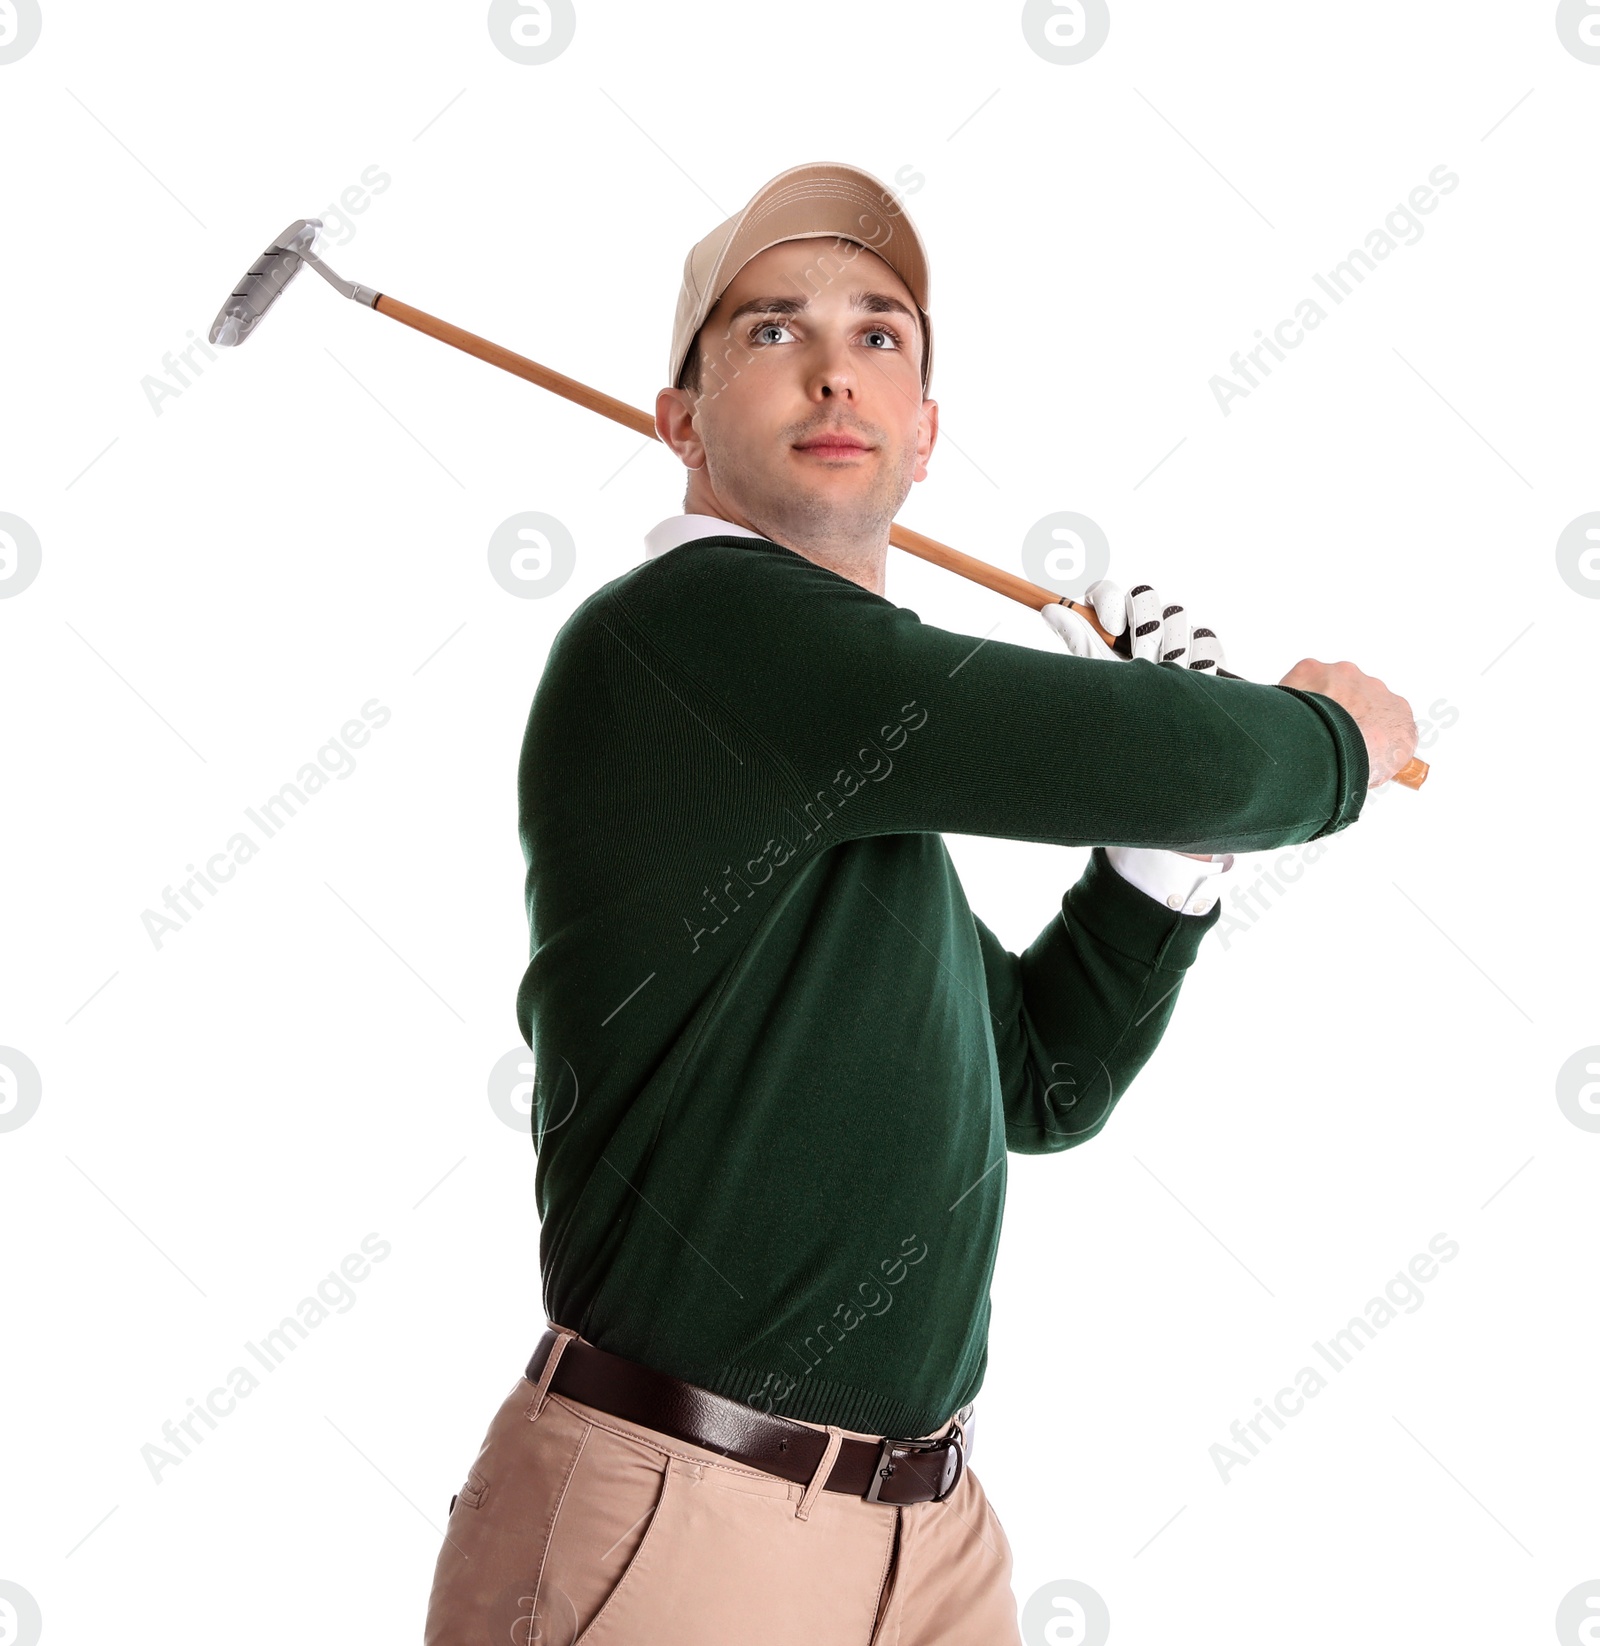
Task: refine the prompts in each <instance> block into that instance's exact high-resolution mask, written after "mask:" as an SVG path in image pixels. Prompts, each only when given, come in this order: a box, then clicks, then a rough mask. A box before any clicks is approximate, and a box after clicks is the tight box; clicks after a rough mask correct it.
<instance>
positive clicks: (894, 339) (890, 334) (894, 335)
mask: <svg viewBox="0 0 1600 1646" xmlns="http://www.w3.org/2000/svg"><path fill="white" fill-rule="evenodd" d="M867 336H868V337H869V338H871V337H886V338H888V340H889V347H890V348H895V349H897V348H899V347H900V334H899V333H898V332H896V331H893V330H892V329H891V328H890V327H888V326H874V327H873V329H872V330H871V331H869V332H868V333H867ZM872 346H873V347H874V348H877V347H879V345H878V344H876V343H874V344H873V345H872Z"/></svg>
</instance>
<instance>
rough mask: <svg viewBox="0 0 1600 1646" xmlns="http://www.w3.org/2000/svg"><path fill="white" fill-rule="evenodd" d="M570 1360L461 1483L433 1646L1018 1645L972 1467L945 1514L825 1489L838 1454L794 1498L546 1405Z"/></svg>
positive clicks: (628, 1426)
mask: <svg viewBox="0 0 1600 1646" xmlns="http://www.w3.org/2000/svg"><path fill="white" fill-rule="evenodd" d="M553 1324H554V1323H553V1322H552V1325H553ZM555 1329H556V1330H558V1331H567V1328H563V1327H556V1328H555ZM569 1335H571V1336H575V1335H576V1334H575V1333H569ZM562 1347H564V1342H563V1340H558V1341H557V1344H556V1349H555V1350H553V1351H552V1352H551V1356H550V1359H549V1361H547V1363H546V1366H545V1368H544V1370H543V1374H542V1375H541V1378H540V1382H539V1384H537V1385H536V1384H534V1383H532V1382H530V1381H529V1380H528V1379H527V1378H526V1377H520V1378H518V1379H517V1381H516V1383H515V1384H514V1385H513V1386H512V1388H511V1391H510V1393H509V1394H507V1396H506V1398H505V1400H504V1401H503V1402H502V1404H501V1406H500V1409H499V1411H498V1412H496V1413H495V1415H494V1419H493V1421H492V1422H491V1423H490V1425H489V1430H488V1433H487V1434H486V1435H485V1436H484V1441H483V1445H482V1447H481V1448H480V1449H479V1452H478V1456H477V1460H476V1462H474V1463H473V1465H472V1466H471V1468H470V1469H469V1470H468V1471H467V1479H466V1484H465V1485H464V1486H463V1487H462V1489H461V1491H460V1493H459V1494H458V1495H457V1498H456V1501H455V1504H454V1507H453V1508H452V1509H451V1512H450V1522H449V1525H448V1526H447V1527H446V1529H445V1540H444V1543H443V1545H442V1547H441V1548H440V1550H439V1558H438V1562H437V1565H436V1567H435V1570H434V1579H433V1591H432V1594H431V1595H430V1597H429V1602H428V1618H427V1628H426V1634H425V1637H424V1638H425V1646H576V1643H577V1642H580V1641H581V1642H583V1643H584V1646H752V1643H759V1646H834V1643H837V1646H935V1643H941V1646H955V1643H958V1642H959V1643H960V1646H980V1643H981V1646H1021V1636H1020V1634H1019V1633H1018V1629H1017V1608H1016V1601H1015V1598H1014V1597H1013V1595H1012V1593H1011V1546H1010V1544H1009V1543H1008V1542H1007V1541H1006V1535H1005V1533H1004V1531H1002V1530H1001V1526H1000V1522H999V1520H998V1519H997V1518H996V1516H995V1513H994V1511H993V1509H991V1508H990V1507H989V1502H988V1499H987V1498H986V1497H985V1496H984V1492H983V1487H982V1486H981V1485H980V1484H979V1482H978V1478H977V1476H976V1475H975V1474H973V1472H972V1471H971V1469H967V1470H965V1471H964V1472H963V1474H962V1477H961V1480H960V1482H959V1483H958V1484H957V1486H956V1489H955V1491H954V1492H953V1493H952V1494H951V1496H950V1497H949V1498H948V1499H946V1500H945V1501H944V1502H943V1503H913V1504H907V1505H901V1506H895V1505H892V1504H879V1503H868V1502H867V1501H866V1499H865V1498H858V1497H848V1496H846V1495H845V1494H844V1493H842V1492H828V1491H823V1490H822V1489H821V1479H822V1478H823V1477H824V1476H825V1475H826V1472H827V1471H828V1470H829V1469H830V1468H832V1466H833V1458H834V1453H835V1451H836V1450H837V1448H836V1446H833V1445H830V1446H829V1448H828V1451H827V1453H826V1454H825V1455H824V1457H823V1459H822V1462H821V1464H820V1465H819V1467H818V1471H817V1477H816V1478H815V1479H813V1481H812V1482H811V1483H810V1485H808V1486H801V1485H796V1484H793V1483H791V1482H790V1481H787V1480H782V1479H780V1478H779V1477H778V1476H776V1475H770V1474H767V1473H765V1472H763V1471H761V1470H759V1469H750V1468H746V1467H744V1466H743V1465H742V1464H737V1463H733V1462H730V1461H729V1460H728V1459H727V1458H725V1457H723V1456H722V1455H721V1454H720V1453H717V1452H712V1451H708V1450H706V1449H704V1448H703V1447H699V1446H691V1445H688V1444H686V1443H685V1442H683V1441H681V1440H677V1439H675V1438H674V1437H672V1436H671V1435H666V1434H662V1433H660V1432H659V1431H657V1430H655V1429H649V1428H646V1427H644V1426H643V1425H641V1424H637V1423H630V1422H627V1421H626V1420H624V1419H621V1418H617V1417H613V1416H611V1415H610V1414H609V1413H607V1412H602V1411H600V1410H598V1409H597V1408H595V1407H592V1406H586V1405H583V1404H582V1403H580V1402H578V1401H575V1400H570V1399H568V1398H567V1397H565V1396H563V1395H554V1394H550V1393H548V1391H547V1389H546V1388H545V1387H544V1384H545V1382H546V1381H547V1377H548V1374H549V1373H550V1372H552V1371H553V1369H554V1368H553V1364H552V1363H553V1362H554V1361H555V1360H556V1358H557V1356H558V1352H559V1351H560V1349H561V1348H562ZM952 1421H953V1420H952ZM808 1427H810V1428H815V1429H823V1430H825V1431H826V1432H827V1433H829V1434H831V1435H839V1436H841V1437H842V1436H851V1437H855V1438H862V1437H861V1436H860V1435H859V1432H858V1431H856V1430H853V1429H836V1428H832V1427H830V1426H828V1425H824V1424H810V1425H808ZM949 1427H950V1425H949V1424H948V1423H947V1424H944V1425H942V1426H941V1427H940V1428H938V1429H936V1430H934V1431H933V1433H934V1435H941V1434H944V1433H946V1432H947V1431H948V1429H949ZM866 1438H873V1437H866ZM915 1438H924V1437H915Z"/></svg>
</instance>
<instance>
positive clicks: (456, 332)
mask: <svg viewBox="0 0 1600 1646" xmlns="http://www.w3.org/2000/svg"><path fill="white" fill-rule="evenodd" d="M372 306H373V308H375V309H376V310H377V311H378V313H379V314H386V315H388V316H389V318H390V319H391V320H398V321H399V322H400V323H401V324H402V325H404V326H410V327H412V328H413V329H414V330H416V331H420V332H423V333H424V334H425V335H427V336H428V337H435V338H437V339H438V340H439V341H440V342H441V343H448V344H450V346H451V347H452V348H457V349H460V350H461V351H462V352H463V353H464V354H470V355H475V356H476V357H477V358H478V359H479V360H485V361H487V362H488V363H489V364H490V365H491V366H498V367H499V368H500V369H501V370H502V371H508V372H510V373H511V374H512V375H513V376H514V377H521V378H523V379H525V380H526V381H527V382H529V383H536V384H537V385H538V386H539V387H540V388H541V389H549V390H550V392H551V393H552V394H559V395H560V396H561V397H562V398H563V399H565V400H571V401H573V402H575V403H576V404H577V405H580V406H584V407H587V408H588V410H590V411H592V412H599V413H600V415H601V416H602V417H609V418H610V419H611V420H612V422H614V423H620V424H622V426H623V427H624V428H628V429H632V430H633V432H634V433H635V434H642V435H644V436H645V437H646V439H649V440H659V439H660V438H661V437H660V435H659V434H657V433H656V423H655V419H654V418H653V417H652V416H650V414H649V413H648V412H642V411H640V410H639V409H638V407H637V406H630V405H629V404H628V403H627V402H626V401H625V400H617V399H614V398H613V397H612V396H611V395H609V394H602V393H601V392H600V390H598V389H591V388H590V387H589V385H588V384H587V383H580V382H578V380H577V379H576V378H574V377H566V376H563V375H562V373H560V372H558V371H552V370H551V369H550V367H548V366H541V365H540V364H539V362H538V361H537V360H529V359H528V358H527V356H526V355H521V354H517V353H515V352H513V351H512V350H511V349H507V348H503V347H502V346H501V345H500V344H499V343H491V342H490V341H489V339H488V338H487V337H479V336H478V335H477V333H476V332H470V331H464V330H463V329H462V328H461V327H460V326H452V325H451V324H450V322H449V321H448V320H441V319H439V317H438V316H437V315H433V314H427V313H425V312H424V311H423V310H422V309H414V308H412V307H411V305H410V304H409V303H402V302H401V301H400V300H399V298H397V297H390V296H388V295H387V294H386V293H380V294H379V295H378V297H377V299H376V300H375V301H374V303H373V305H372ZM889 541H890V542H891V543H892V544H893V545H894V546H895V547H896V548H897V549H904V550H905V552H906V553H907V554H914V555H916V556H917V558H918V559H919V560H927V561H929V562H931V563H932V564H933V565H935V566H942V567H944V569H945V570H946V571H952V572H955V573H956V574H957V575H958V576H960V577H965V578H968V579H970V580H971V581H972V582H974V583H981V584H982V585H983V586H984V587H985V588H986V589H992V590H994V592H995V593H996V594H1003V595H1006V596H1007V597H1008V598H1010V599H1012V600H1016V601H1019V602H1020V603H1021V604H1022V605H1024V606H1032V607H1033V608H1034V610H1035V611H1042V610H1043V609H1044V608H1045V607H1046V606H1054V605H1057V604H1060V603H1063V602H1062V600H1061V596H1060V595H1059V594H1057V593H1055V592H1054V590H1051V589H1044V588H1040V586H1039V585H1038V584H1037V583H1030V582H1029V581H1028V579H1027V578H1025V577H1018V576H1017V575H1016V573H1015V572H1008V571H1003V570H1002V569H1001V568H1000V567H999V566H991V565H990V564H989V562H988V561H987V560H979V559H976V558H975V557H974V556H972V555H970V554H963V553H962V552H961V550H960V549H952V548H951V547H950V546H949V545H948V544H947V543H940V542H938V541H936V540H935V539H934V538H931V537H924V536H923V535H922V533H921V532H914V531H912V530H911V529H910V528H909V527H907V526H902V525H900V524H899V523H898V522H895V523H894V524H893V525H891V526H890V527H889ZM1064 604H1066V605H1068V606H1070V607H1071V608H1072V609H1073V611H1075V612H1076V613H1077V614H1078V615H1079V616H1080V617H1081V618H1083V620H1084V621H1085V622H1086V623H1088V624H1089V625H1090V626H1091V627H1092V628H1093V629H1094V631H1095V633H1096V634H1098V635H1099V636H1100V638H1101V639H1102V640H1104V641H1105V643H1106V644H1107V645H1108V646H1109V645H1112V644H1113V636H1111V635H1109V634H1107V633H1106V631H1105V630H1104V629H1103V628H1101V626H1100V622H1099V619H1098V618H1097V617H1096V616H1095V614H1094V612H1093V610H1092V609H1091V608H1090V607H1088V606H1084V605H1080V604H1079V603H1078V602H1077V601H1076V600H1068V601H1066V602H1064ZM1217 673H1218V674H1220V675H1222V676H1223V677H1224V678H1226V679H1229V680H1238V679H1240V678H1242V677H1241V676H1239V675H1236V674H1229V673H1228V672H1227V670H1226V669H1219V670H1218V671H1217ZM1427 775H1428V767H1427V764H1426V762H1424V761H1421V760H1416V759H1413V760H1411V761H1410V762H1408V763H1407V764H1406V765H1404V766H1402V767H1401V768H1400V770H1399V771H1397V772H1396V773H1395V774H1394V777H1393V778H1392V779H1391V781H1392V782H1395V783H1399V784H1402V785H1404V787H1406V788H1408V789H1420V788H1421V787H1422V784H1423V781H1424V780H1425V779H1426V777H1427Z"/></svg>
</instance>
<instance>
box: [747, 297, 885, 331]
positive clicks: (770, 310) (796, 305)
mask: <svg viewBox="0 0 1600 1646" xmlns="http://www.w3.org/2000/svg"><path fill="white" fill-rule="evenodd" d="M809 306H810V299H809V298H805V297H752V298H750V299H748V300H747V301H746V302H743V303H741V304H740V305H739V306H738V308H736V309H735V310H734V311H733V313H732V314H730V315H729V316H728V324H729V325H730V326H731V325H732V324H733V323H734V321H735V320H737V319H739V318H740V316H741V315H746V314H800V313H802V312H803V311H804V310H805V309H806V308H808V307H809ZM850 307H851V308H853V309H862V310H864V311H866V312H867V313H870V314H903V315H904V316H905V317H906V319H908V320H915V319H916V316H915V315H914V314H913V313H912V312H911V310H910V309H908V308H907V307H906V306H905V304H904V303H902V302H901V301H900V299H899V298H898V297H893V296H891V295H890V294H889V293H888V292H881V291H853V292H851V293H850Z"/></svg>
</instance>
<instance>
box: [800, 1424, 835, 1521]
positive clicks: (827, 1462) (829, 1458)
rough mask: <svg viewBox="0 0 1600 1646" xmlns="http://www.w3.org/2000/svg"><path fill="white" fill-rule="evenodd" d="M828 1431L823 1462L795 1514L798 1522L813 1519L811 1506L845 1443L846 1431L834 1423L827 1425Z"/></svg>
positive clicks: (819, 1465)
mask: <svg viewBox="0 0 1600 1646" xmlns="http://www.w3.org/2000/svg"><path fill="white" fill-rule="evenodd" d="M826 1427H827V1430H828V1444H827V1445H826V1446H824V1447H823V1448H822V1461H821V1462H820V1463H819V1464H818V1465H817V1472H816V1473H815V1474H814V1475H812V1477H811V1484H810V1485H809V1486H807V1487H806V1489H805V1492H804V1494H803V1495H802V1496H801V1499H800V1504H799V1507H798V1508H796V1510H795V1512H794V1517H795V1519H796V1520H809V1519H810V1518H811V1505H812V1504H813V1503H814V1502H815V1501H816V1497H817V1493H818V1492H820V1491H821V1490H822V1485H823V1482H824V1481H825V1480H826V1479H827V1478H828V1476H829V1475H830V1474H832V1472H833V1460H834V1459H835V1458H836V1457H837V1456H838V1455H839V1447H840V1445H841V1444H842V1443H843V1441H844V1430H843V1429H840V1428H836V1427H835V1426H834V1425H833V1424H832V1423H829V1424H827V1425H826Z"/></svg>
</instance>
